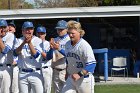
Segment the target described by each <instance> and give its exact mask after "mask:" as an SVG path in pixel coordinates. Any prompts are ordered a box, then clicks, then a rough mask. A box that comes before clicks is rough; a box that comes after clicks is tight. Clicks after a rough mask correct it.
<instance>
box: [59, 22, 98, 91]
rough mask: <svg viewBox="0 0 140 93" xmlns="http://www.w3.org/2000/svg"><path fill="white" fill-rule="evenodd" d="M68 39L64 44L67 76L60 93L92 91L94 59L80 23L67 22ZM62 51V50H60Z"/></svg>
mask: <svg viewBox="0 0 140 93" xmlns="http://www.w3.org/2000/svg"><path fill="white" fill-rule="evenodd" d="M68 34H69V37H70V41H68V42H67V43H66V46H65V56H66V62H67V75H68V78H67V80H66V83H65V85H64V87H63V89H62V92H61V93H94V84H95V83H94V76H93V75H92V73H93V72H94V69H95V66H96V60H95V57H94V54H93V50H92V48H91V46H90V45H89V43H88V42H87V41H85V40H84V39H83V38H82V37H83V35H84V34H85V32H84V30H82V28H81V24H80V23H79V22H76V21H69V22H68ZM60 51H62V50H60Z"/></svg>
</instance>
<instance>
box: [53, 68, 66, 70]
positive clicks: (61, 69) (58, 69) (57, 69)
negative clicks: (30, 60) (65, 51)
mask: <svg viewBox="0 0 140 93" xmlns="http://www.w3.org/2000/svg"><path fill="white" fill-rule="evenodd" d="M53 69H55V70H57V71H62V70H65V69H59V68H53Z"/></svg>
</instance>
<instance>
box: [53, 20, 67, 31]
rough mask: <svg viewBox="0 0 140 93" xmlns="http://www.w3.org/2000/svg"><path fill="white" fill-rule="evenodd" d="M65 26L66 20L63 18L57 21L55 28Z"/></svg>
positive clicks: (63, 27) (64, 27)
mask: <svg viewBox="0 0 140 93" xmlns="http://www.w3.org/2000/svg"><path fill="white" fill-rule="evenodd" d="M66 28H67V22H66V21H65V20H60V21H58V23H57V25H56V27H55V29H66Z"/></svg>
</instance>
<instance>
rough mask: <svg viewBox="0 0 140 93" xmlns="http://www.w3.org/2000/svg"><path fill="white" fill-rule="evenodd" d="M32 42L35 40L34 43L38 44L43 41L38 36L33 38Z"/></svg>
mask: <svg viewBox="0 0 140 93" xmlns="http://www.w3.org/2000/svg"><path fill="white" fill-rule="evenodd" d="M32 40H33V41H34V42H36V43H38V42H42V40H41V39H40V38H39V37H37V36H33V38H32Z"/></svg>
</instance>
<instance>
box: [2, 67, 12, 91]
mask: <svg viewBox="0 0 140 93" xmlns="http://www.w3.org/2000/svg"><path fill="white" fill-rule="evenodd" d="M11 75H12V68H11V67H10V66H2V67H0V93H10V91H11V90H10V86H11Z"/></svg>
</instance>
